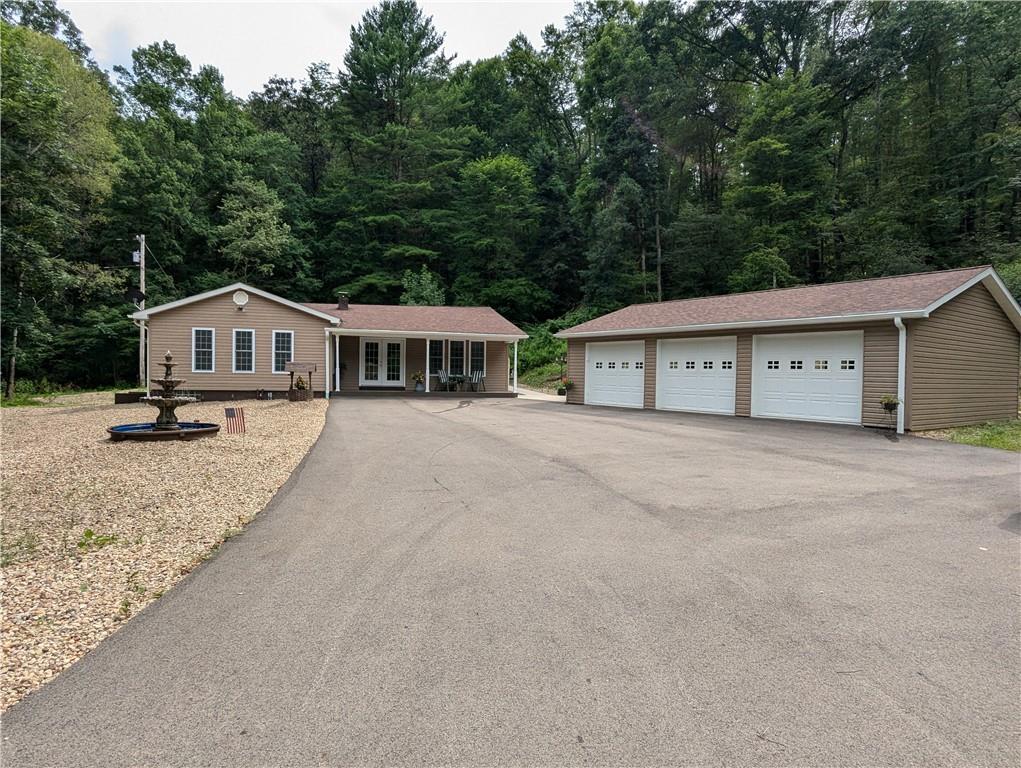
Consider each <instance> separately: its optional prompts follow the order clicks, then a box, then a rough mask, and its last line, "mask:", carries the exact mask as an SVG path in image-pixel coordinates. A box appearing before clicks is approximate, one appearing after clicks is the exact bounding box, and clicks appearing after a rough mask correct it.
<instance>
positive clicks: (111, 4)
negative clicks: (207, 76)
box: [60, 0, 573, 97]
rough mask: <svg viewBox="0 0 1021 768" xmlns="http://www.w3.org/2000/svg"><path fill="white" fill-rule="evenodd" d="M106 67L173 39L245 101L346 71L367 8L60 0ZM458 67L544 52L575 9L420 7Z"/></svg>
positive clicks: (561, 4) (543, 5) (548, 4)
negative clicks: (352, 38)
mask: <svg viewBox="0 0 1021 768" xmlns="http://www.w3.org/2000/svg"><path fill="white" fill-rule="evenodd" d="M60 5H61V6H62V7H64V8H65V9H67V10H68V11H70V12H71V16H72V18H73V19H74V21H75V23H76V24H77V25H78V26H79V27H80V28H81V30H82V34H83V35H84V36H85V43H86V44H87V45H88V46H90V47H91V48H92V55H93V56H94V57H95V59H96V61H98V62H99V64H100V65H101V66H102V67H103V68H105V69H110V68H112V67H113V66H114V65H115V64H123V65H129V64H130V62H131V51H132V50H133V49H135V48H137V47H138V46H140V45H148V44H149V43H152V42H155V41H159V40H169V41H171V42H172V43H175V44H176V45H177V50H178V51H179V52H181V53H183V54H184V55H185V56H187V57H188V59H189V60H190V61H191V63H192V66H193V67H194V68H195V69H196V70H197V69H198V67H199V66H201V65H202V64H212V65H213V66H215V67H217V68H218V69H219V70H220V71H221V72H222V73H223V78H224V82H225V84H226V86H227V88H228V89H229V90H231V91H233V92H234V94H235V95H237V96H242V97H244V96H247V95H248V94H249V93H250V92H251V91H254V90H258V89H260V88H261V87H262V85H263V84H264V83H265V82H266V81H267V80H268V79H269V78H270V77H271V76H272V75H283V76H286V77H293V78H300V77H302V75H303V74H304V72H305V68H306V67H307V66H308V65H309V64H310V63H312V62H314V61H327V62H329V63H330V64H331V65H332V66H333V68H334V69H337V68H339V66H340V63H341V60H342V59H343V56H344V51H345V50H346V49H347V45H348V40H349V32H350V29H351V25H352V24H356V23H357V22H358V20H359V18H361V15H362V13H364V12H365V10H366V9H367V8H369V7H371V6H372V3H368V2H344V1H342V0H335V1H334V2H285V0H277V1H276V2H205V1H204V0H203V1H201V2H184V1H183V0H154V1H153V2H121V1H119V0H107V2H95V1H94V0H61V2H60ZM419 5H421V6H422V8H423V10H424V11H425V13H426V14H427V15H430V16H432V17H433V23H434V24H435V25H436V27H437V29H438V30H439V31H440V32H444V33H446V42H445V46H444V47H445V49H446V51H447V53H448V54H452V53H456V54H457V61H458V62H461V61H465V60H469V59H471V60H474V59H480V58H485V57H487V56H494V55H496V54H498V53H501V52H502V51H503V50H504V49H505V48H506V47H507V43H508V42H510V40H511V38H512V37H514V35H516V34H517V33H518V32H524V33H525V35H527V36H528V38H529V39H530V40H531V41H532V42H533V43H534V44H536V45H539V44H540V43H541V37H540V33H541V32H542V29H543V27H545V26H546V25H547V24H556V25H560V23H561V22H562V21H563V18H564V17H565V16H566V15H567V14H568V13H570V12H571V9H572V7H573V3H572V2H570V1H569V0H568V1H563V0H535V1H533V2H516V1H514V2H477V1H475V2H450V1H448V0H439V1H437V0H424V1H422V0H420V2H419Z"/></svg>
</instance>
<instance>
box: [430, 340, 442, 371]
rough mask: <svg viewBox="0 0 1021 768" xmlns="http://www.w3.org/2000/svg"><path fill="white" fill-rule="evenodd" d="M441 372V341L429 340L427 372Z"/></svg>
mask: <svg viewBox="0 0 1021 768" xmlns="http://www.w3.org/2000/svg"><path fill="white" fill-rule="evenodd" d="M442 370H443V339H429V371H430V372H431V373H433V374H434V375H435V373H436V371H442Z"/></svg>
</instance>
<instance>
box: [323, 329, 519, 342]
mask: <svg viewBox="0 0 1021 768" xmlns="http://www.w3.org/2000/svg"><path fill="white" fill-rule="evenodd" d="M326 332H327V333H331V334H333V335H335V336H376V337H379V338H382V339H467V340H468V341H519V340H521V339H527V338H528V334H524V333H522V334H516V333H463V332H462V331H394V330H375V329H369V328H327V329H326Z"/></svg>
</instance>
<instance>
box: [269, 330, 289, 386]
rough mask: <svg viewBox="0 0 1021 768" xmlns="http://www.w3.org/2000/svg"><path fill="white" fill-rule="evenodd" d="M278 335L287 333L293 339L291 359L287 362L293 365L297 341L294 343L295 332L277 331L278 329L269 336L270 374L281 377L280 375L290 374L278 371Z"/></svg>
mask: <svg viewBox="0 0 1021 768" xmlns="http://www.w3.org/2000/svg"><path fill="white" fill-rule="evenodd" d="M278 333H281V334H283V333H286V334H288V335H290V337H291V359H290V360H288V361H287V362H289V363H293V362H294V344H295V341H294V331H287V330H276V329H274V330H273V331H271V332H270V334H269V372H270V373H272V374H275V375H279V374H284V375H286V374H287V373H288V372H287V371H278V370H277V334H278Z"/></svg>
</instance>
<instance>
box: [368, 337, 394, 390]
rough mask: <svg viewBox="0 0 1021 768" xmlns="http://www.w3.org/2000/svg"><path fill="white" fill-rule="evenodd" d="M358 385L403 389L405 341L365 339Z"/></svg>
mask: <svg viewBox="0 0 1021 768" xmlns="http://www.w3.org/2000/svg"><path fill="white" fill-rule="evenodd" d="M358 384H359V385H360V386H363V387H403V386H404V339H367V338H363V339H362V340H361V355H360V360H359V365H358Z"/></svg>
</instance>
